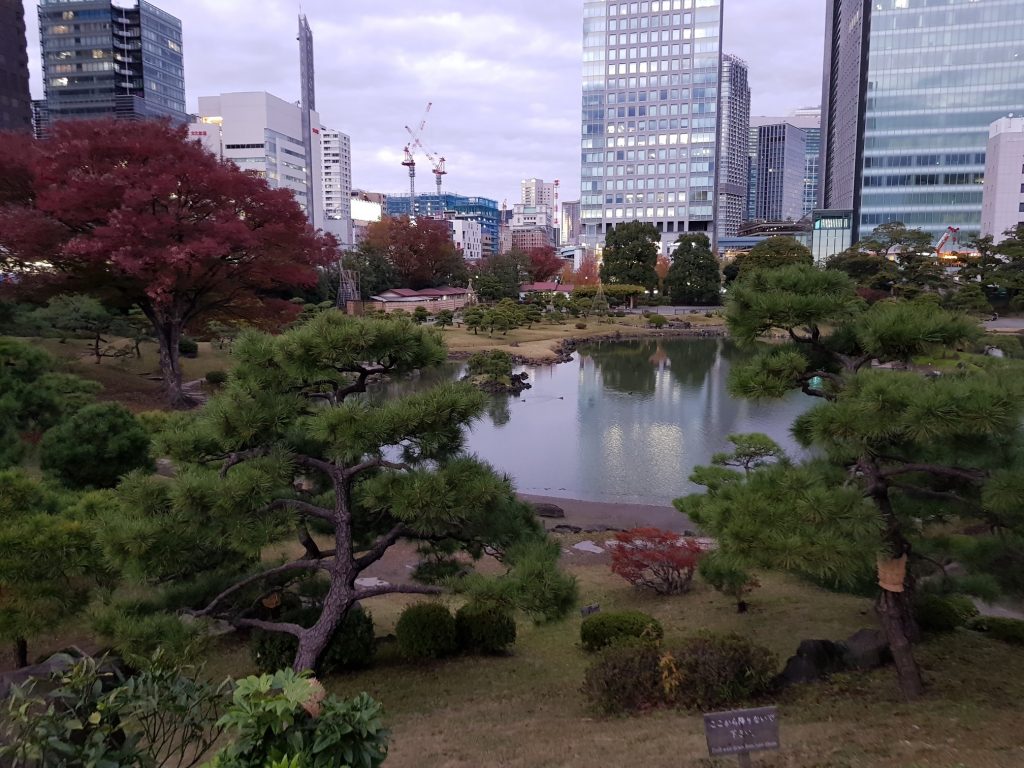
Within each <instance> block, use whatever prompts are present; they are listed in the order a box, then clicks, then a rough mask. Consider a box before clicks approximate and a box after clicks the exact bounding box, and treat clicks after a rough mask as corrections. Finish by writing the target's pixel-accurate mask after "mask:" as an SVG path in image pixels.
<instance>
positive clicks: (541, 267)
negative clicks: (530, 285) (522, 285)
mask: <svg viewBox="0 0 1024 768" xmlns="http://www.w3.org/2000/svg"><path fill="white" fill-rule="evenodd" d="M526 256H527V258H528V259H529V263H528V266H527V269H528V270H529V272H530V280H531V282H534V283H543V282H547V281H548V280H551V279H552V278H553V277H554V276H555V275H557V274H559V273H560V272H561V271H562V267H563V266H565V260H564V259H562V257H560V256H559V255H558V254H557V253H556V252H555V248H554V246H551V245H540V246H537V247H534V248H530V249H529V250H528V251H527V252H526Z"/></svg>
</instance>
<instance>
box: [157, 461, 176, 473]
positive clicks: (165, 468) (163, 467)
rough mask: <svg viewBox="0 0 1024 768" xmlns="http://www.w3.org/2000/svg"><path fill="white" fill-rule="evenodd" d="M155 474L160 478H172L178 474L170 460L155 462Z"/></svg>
mask: <svg viewBox="0 0 1024 768" xmlns="http://www.w3.org/2000/svg"><path fill="white" fill-rule="evenodd" d="M156 473H157V474H158V475H160V476H161V477H174V476H175V475H176V474H178V470H177V469H176V468H175V466H174V462H173V461H171V460H170V459H167V458H159V459H157V460H156Z"/></svg>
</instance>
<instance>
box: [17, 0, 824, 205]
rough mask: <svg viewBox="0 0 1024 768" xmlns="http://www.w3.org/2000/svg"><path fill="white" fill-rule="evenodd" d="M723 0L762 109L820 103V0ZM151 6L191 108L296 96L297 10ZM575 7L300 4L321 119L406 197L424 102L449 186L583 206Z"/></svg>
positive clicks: (428, 182)
mask: <svg viewBox="0 0 1024 768" xmlns="http://www.w3.org/2000/svg"><path fill="white" fill-rule="evenodd" d="M726 1H727V5H726V11H725V14H726V22H725V50H726V51H727V52H729V53H734V54H736V55H738V56H741V57H742V58H744V59H746V60H747V62H748V63H749V64H750V76H751V84H752V89H753V92H754V96H753V100H754V104H753V113H754V114H785V113H787V112H789V111H790V110H792V109H794V108H796V107H800V106H806V105H811V104H817V103H818V101H819V99H820V91H821V56H822V46H823V42H822V35H823V31H824V6H825V3H824V2H822V0H785V2H778V1H777V0H776V1H773V0H726ZM156 2H157V4H158V5H160V6H161V7H162V8H164V9H165V10H167V11H168V12H170V13H173V14H175V15H176V16H178V17H180V18H181V19H182V22H183V24H184V36H185V67H186V87H187V90H188V108H189V109H190V110H194V109H195V107H196V99H197V98H198V97H199V96H203V95H210V94H216V93H221V92H229V91H242V90H266V91H269V92H271V93H273V94H275V95H277V96H280V97H281V98H284V99H288V100H295V99H297V98H298V46H297V43H296V42H295V36H296V14H297V11H298V4H297V3H293V2H285V1H284V0H156ZM580 8H581V4H580V3H579V2H578V1H577V2H569V1H568V0H546V1H545V0H519V2H516V3H508V2H500V3H499V2H493V0H492V2H483V3H475V4H470V3H465V2H459V1H458V0H392V1H391V2H389V3H380V4H377V3H366V2H346V3H344V4H342V3H341V2H338V0H303V3H302V10H303V12H304V13H305V14H306V15H307V16H308V17H309V20H310V24H311V25H312V27H313V34H314V37H315V43H316V68H317V106H318V108H319V112H320V115H321V121H322V122H323V123H324V124H325V125H328V126H330V127H332V128H337V129H339V130H342V131H344V132H346V133H348V134H349V135H350V136H351V137H352V150H353V162H352V166H353V183H354V184H355V185H356V186H359V187H363V188H366V189H372V190H378V191H384V192H400V191H403V190H405V189H407V176H406V174H405V169H404V168H402V167H401V165H399V162H400V159H401V150H402V147H403V146H404V145H405V143H406V140H407V138H408V136H407V134H406V132H405V128H404V126H405V125H414V124H415V123H416V121H418V120H419V119H420V116H421V115H422V113H423V110H424V108H425V106H426V104H427V102H428V101H429V102H432V103H433V107H432V109H431V111H430V115H429V118H428V123H427V128H426V131H425V132H424V143H425V144H426V145H427V146H428V147H429V148H431V149H432V150H433V151H435V152H437V153H438V154H441V155H444V156H445V157H446V158H447V159H448V167H449V175H448V176H447V177H446V180H445V183H446V187H447V188H448V189H451V190H453V191H458V192H461V193H463V194H471V195H483V196H486V197H492V198H495V199H497V200H498V201H499V202H500V201H501V200H503V199H507V200H508V201H509V203H510V204H511V203H513V202H515V201H517V200H518V198H519V181H520V179H522V178H528V177H533V176H539V177H542V178H545V179H548V180H551V179H556V178H557V179H560V180H561V183H562V197H563V199H572V198H574V197H576V196H577V195H578V189H579V103H580V90H579V81H580V71H581V63H580V58H581V37H582V35H581V13H580ZM783 8H785V10H784V11H783V10H782V9H783ZM25 9H26V16H27V21H28V26H29V42H30V44H29V48H30V55H31V65H32V72H33V91H34V92H35V93H36V95H37V96H38V95H39V93H40V92H41V90H42V81H41V73H40V68H39V50H38V49H39V45H38V31H37V29H36V23H35V18H36V11H35V2H33V0H25ZM419 167H420V168H421V171H420V174H419V175H418V176H417V180H418V181H419V187H420V188H422V189H427V188H428V187H432V184H433V178H432V177H431V176H430V174H429V173H428V172H427V167H426V163H425V162H424V163H423V165H422V166H419Z"/></svg>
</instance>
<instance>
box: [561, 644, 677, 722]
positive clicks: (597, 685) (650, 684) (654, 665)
mask: <svg viewBox="0 0 1024 768" xmlns="http://www.w3.org/2000/svg"><path fill="white" fill-rule="evenodd" d="M581 690H582V692H583V695H584V696H586V698H587V700H588V701H589V702H590V703H591V704H592V705H593V706H594V707H595V708H596V709H598V710H600V711H601V712H603V713H605V714H609V715H614V714H619V713H622V712H636V711H639V710H644V709H652V708H654V707H658V706H662V705H664V704H666V703H668V701H667V696H666V691H665V686H664V684H663V682H662V675H661V651H660V650H659V649H658V646H657V645H655V644H653V643H646V642H642V641H638V640H632V641H628V640H627V641H623V642H621V643H618V644H617V645H613V646H611V647H610V648H605V649H604V650H603V651H601V654H600V655H599V656H598V657H597V658H596V659H595V660H594V661H593V663H592V664H591V665H590V666H589V667H587V671H586V673H585V675H584V677H583V687H582V689H581Z"/></svg>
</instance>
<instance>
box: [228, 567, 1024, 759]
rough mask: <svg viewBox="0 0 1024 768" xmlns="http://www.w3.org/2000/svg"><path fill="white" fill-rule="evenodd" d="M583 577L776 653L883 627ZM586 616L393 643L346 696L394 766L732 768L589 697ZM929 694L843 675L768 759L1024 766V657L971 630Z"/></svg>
mask: <svg viewBox="0 0 1024 768" xmlns="http://www.w3.org/2000/svg"><path fill="white" fill-rule="evenodd" d="M573 560H574V561H575V562H574V563H573V564H572V565H570V566H569V567H570V569H571V570H572V572H573V573H574V574H575V575H576V576H577V578H578V579H579V582H580V591H581V598H582V601H583V603H584V604H586V603H592V602H599V603H600V604H601V606H602V609H604V610H614V609H620V608H637V609H640V610H644V611H647V612H649V613H651V614H653V615H654V616H656V617H657V618H658V619H660V620H661V621H662V623H663V624H664V626H665V634H666V640H667V641H668V642H670V643H671V641H672V640H673V639H675V638H679V637H683V636H685V635H686V634H688V633H690V632H692V631H695V630H697V629H700V628H709V629H713V630H720V631H737V632H741V633H743V634H745V635H749V636H751V637H753V638H754V639H756V640H757V641H758V642H760V643H763V644H765V645H767V646H768V647H770V648H771V649H772V650H774V651H775V652H776V653H777V654H778V655H779V657H780V665H781V661H782V660H783V659H784V658H785V657H787V656H788V655H790V654H792V653H793V651H794V650H795V649H796V646H797V644H798V643H799V641H800V640H802V639H807V638H831V639H840V638H842V637H845V636H847V635H848V634H850V633H851V632H853V631H855V630H857V629H859V628H861V627H865V626H867V627H870V626H874V625H875V620H874V617H873V614H872V613H871V603H870V601H869V600H865V599H861V598H856V597H850V596H843V595H835V594H831V593H828V592H826V591H823V590H819V589H815V588H812V587H808V586H805V585H803V584H800V583H798V582H796V581H793V580H791V579H788V578H784V577H780V576H775V575H768V576H765V577H764V578H763V579H762V581H763V583H764V586H763V588H762V589H760V590H758V591H756V592H755V594H754V596H753V599H752V604H751V611H750V613H748V614H746V615H739V614H737V613H736V612H735V608H734V606H733V604H732V603H731V601H730V600H728V599H727V598H724V597H722V596H721V595H719V594H717V593H716V592H714V591H712V590H710V589H709V588H708V587H706V586H705V585H703V584H700V583H698V584H697V585H696V587H695V589H694V591H693V592H692V593H690V594H688V595H685V596H679V597H670V598H658V597H655V596H653V595H647V594H644V593H639V592H637V591H635V590H633V589H632V588H631V587H629V586H628V585H627V584H626V583H625V582H623V581H622V580H621V579H619V578H618V577H616V576H613V575H612V574H611V573H610V572H609V569H608V565H607V564H606V563H594V564H590V563H587V562H582V563H581V562H578V560H579V559H578V558H576V557H573ZM415 599H416V598H412V597H409V596H389V597H386V598H377V599H374V600H372V601H368V603H367V606H366V607H367V608H368V609H369V610H370V611H371V613H372V614H373V617H374V621H375V623H376V627H377V634H378V636H383V635H387V634H389V633H391V632H392V631H393V629H394V624H395V621H396V620H397V617H398V614H399V612H400V611H401V609H402V608H403V607H404V606H405V605H407V604H409V603H411V602H413V601H415ZM579 625H580V619H579V617H578V615H574V616H573V617H572V618H570V619H568V620H566V621H563V622H560V623H556V624H552V625H547V626H541V627H537V626H534V625H533V624H532V623H530V622H529V621H520V624H519V640H518V642H517V643H516V646H515V650H514V653H513V654H512V655H511V656H509V657H503V658H478V657H467V658H456V659H452V660H448V661H445V662H439V663H435V664H431V665H425V666H416V665H411V664H408V663H405V662H403V661H401V660H400V659H398V658H397V657H396V654H395V652H394V650H393V646H388V645H385V646H384V647H382V649H381V651H380V653H379V655H378V661H377V664H376V666H375V667H374V668H372V669H370V670H366V671H364V672H360V673H357V674H353V675H350V676H342V677H335V678H331V679H329V680H327V681H326V683H327V686H328V688H329V689H331V690H332V691H334V692H337V693H340V694H343V695H352V694H355V693H358V692H360V691H363V690H365V691H368V692H369V693H371V694H372V695H373V696H375V697H377V698H378V699H380V700H381V701H382V702H383V703H384V705H385V708H386V720H387V723H388V726H389V727H390V728H391V729H392V731H393V736H394V738H393V746H392V751H391V757H390V758H389V759H388V761H387V763H386V765H387V766H388V767H389V768H413V767H416V768H419V767H420V766H431V768H479V767H480V766H502V767H503V768H506V767H507V768H556V766H557V767H559V768H562V767H565V768H592V767H595V766H614V765H622V766H645V767H655V766H705V767H706V768H711V767H712V766H732V765H735V760H733V761H719V762H714V761H711V760H709V759H707V757H706V755H707V749H706V746H705V742H704V737H703V731H702V725H701V720H700V718H699V716H696V715H691V714H686V713H680V712H653V713H648V714H645V715H641V716H636V717H618V718H605V717H601V716H598V715H596V714H594V713H593V712H591V711H589V710H588V709H587V707H586V704H585V701H584V699H583V697H582V696H581V694H580V693H579V686H580V684H581V682H582V679H583V673H584V669H585V668H586V665H587V663H588V658H589V657H588V655H587V654H585V653H583V652H582V651H581V650H580V649H579V648H578V647H577V642H578V639H579ZM918 653H919V658H920V660H921V662H922V664H923V666H924V667H925V671H926V678H927V681H928V684H929V690H928V695H927V696H926V698H925V699H924V700H922V701H920V702H918V703H915V704H913V705H908V704H906V703H904V702H903V701H902V700H901V697H900V695H899V692H898V690H897V687H896V681H895V674H894V672H893V670H892V669H891V668H889V669H883V670H879V671H878V672H875V673H871V674H864V675H856V676H842V677H839V678H836V679H834V680H833V681H831V682H829V683H828V684H823V685H817V686H810V687H804V688H801V689H798V690H794V691H791V692H788V693H785V694H783V695H781V696H780V697H779V698H778V699H777V700H776V701H777V703H778V704H779V705H780V711H781V722H782V730H781V738H782V742H783V750H782V751H781V752H779V753H776V754H763V755H760V756H757V757H755V760H754V764H755V765H757V766H762V767H763V768H768V767H769V766H772V767H774V768H783V767H785V768H825V767H826V766H828V767H829V768H869V767H870V768H897V767H900V768H906V767H909V766H916V767H917V768H958V767H960V766H966V767H969V768H1011V766H1022V765H1024V747H1022V742H1021V740H1020V738H1019V735H1018V733H1017V731H1016V729H1017V728H1018V727H1019V726H1018V725H1017V723H1018V721H1019V720H1020V718H1021V715H1022V714H1024V704H1022V698H1024V651H1022V650H1020V649H1015V648H1012V647H1011V646H1008V645H1004V644H1001V643H998V642H996V641H993V640H989V639H987V638H984V637H981V636H978V635H976V634H974V633H970V632H967V631H959V632H957V633H954V634H952V635H949V636H946V637H943V638H940V639H938V640H934V641H932V642H930V643H927V644H925V645H924V646H922V647H921V648H920V649H919V652H918ZM210 671H211V672H213V673H215V674H217V675H220V674H228V673H233V674H242V673H245V672H250V671H252V668H251V663H250V662H249V659H248V654H247V652H246V650H245V649H244V648H242V647H239V646H237V645H228V646H226V647H222V648H221V649H220V651H219V652H218V653H217V654H216V656H215V658H214V659H213V661H212V667H211V669H210Z"/></svg>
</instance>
